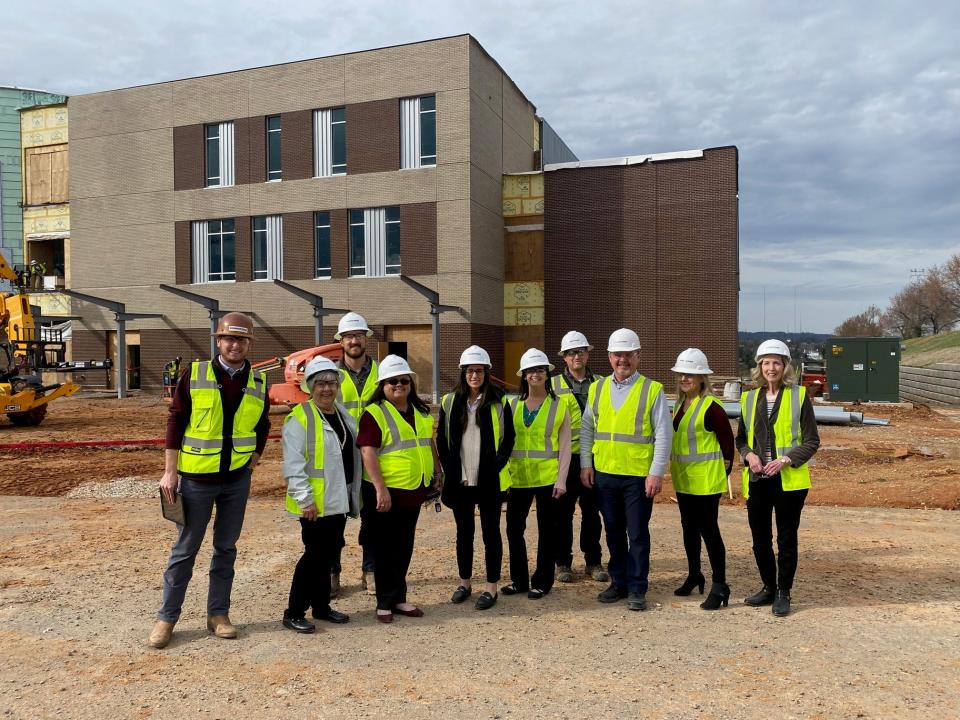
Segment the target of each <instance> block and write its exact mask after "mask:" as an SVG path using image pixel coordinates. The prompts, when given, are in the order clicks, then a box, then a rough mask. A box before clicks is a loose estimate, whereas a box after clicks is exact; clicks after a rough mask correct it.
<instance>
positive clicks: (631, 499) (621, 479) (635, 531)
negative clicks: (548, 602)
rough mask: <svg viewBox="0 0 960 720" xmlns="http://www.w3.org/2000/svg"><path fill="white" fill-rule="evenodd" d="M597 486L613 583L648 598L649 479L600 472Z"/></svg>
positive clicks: (650, 506) (596, 477) (650, 499)
mask: <svg viewBox="0 0 960 720" xmlns="http://www.w3.org/2000/svg"><path fill="white" fill-rule="evenodd" d="M594 485H595V487H596V490H597V504H598V505H599V506H600V514H601V515H603V525H604V527H605V528H606V531H607V549H608V550H609V551H610V562H609V563H608V564H607V572H609V573H610V579H611V581H612V582H613V584H614V585H616V586H617V587H618V588H626V589H627V592H636V593H641V594H646V592H647V575H648V574H649V572H650V515H651V513H652V512H653V499H652V498H648V497H647V491H646V478H645V477H638V476H636V475H611V474H609V473H604V472H599V471H598V472H596V473H595V474H594Z"/></svg>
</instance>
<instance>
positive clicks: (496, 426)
mask: <svg viewBox="0 0 960 720" xmlns="http://www.w3.org/2000/svg"><path fill="white" fill-rule="evenodd" d="M453 398H454V394H453V393H447V394H446V395H444V396H443V397H442V398H441V399H440V407H442V408H443V414H444V417H445V418H446V423H445V425H446V427H445V428H444V430H445V431H446V437H447V447H448V448H449V447H450V413H451V412H453ZM508 402H509V401H508V400H507V396H506V395H504V396H503V398H502V399H501V401H500V402H498V403H493V404H492V405H490V411H491V413H492V414H493V418H492V419H493V446H494V447H495V448H496V449H497V451H498V452H499V450H500V443H501V442H502V441H503V435H504V427H505V426H504V423H505V420H504V417H503V415H504V412H506V411H505V410H504V407H505V406H506V405H507V403H508ZM509 489H510V463H509V462H508V463H507V464H506V465H504V466H503V470H501V471H500V491H501V492H506V491H507V490H509Z"/></svg>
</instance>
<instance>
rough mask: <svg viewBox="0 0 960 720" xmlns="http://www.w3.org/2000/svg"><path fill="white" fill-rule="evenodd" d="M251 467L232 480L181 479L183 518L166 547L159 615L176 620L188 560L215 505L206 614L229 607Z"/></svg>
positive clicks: (190, 566)
mask: <svg viewBox="0 0 960 720" xmlns="http://www.w3.org/2000/svg"><path fill="white" fill-rule="evenodd" d="M251 473H252V471H251V470H249V469H248V470H247V471H246V472H245V473H243V474H241V476H240V477H239V478H237V479H236V480H231V481H230V482H224V483H204V482H197V481H195V480H188V479H186V478H183V479H181V481H180V494H181V495H182V496H183V513H184V516H185V519H186V521H187V524H186V525H178V526H177V530H178V531H179V534H178V536H177V541H176V542H175V543H174V544H173V548H172V549H171V550H170V560H169V561H168V562H167V569H166V571H165V572H164V573H163V603H162V604H161V606H160V610H159V612H158V613H157V619H158V620H166V621H167V622H176V621H177V620H178V619H179V617H180V609H181V607H182V606H183V599H184V597H185V596H186V594H187V585H188V584H189V583H190V578H191V577H193V563H194V561H195V560H196V559H197V553H198V552H199V551H200V545H201V544H202V543H203V536H204V535H205V534H206V532H207V525H208V524H209V522H210V515H211V514H212V513H213V508H214V506H216V508H217V515H216V518H214V521H213V557H212V558H211V559H210V587H209V589H208V591H207V614H208V615H226V614H227V612H228V611H229V610H230V591H231V589H232V588H233V564H234V561H235V560H236V559H237V540H238V539H239V538H240V530H241V529H242V528H243V515H244V513H245V512H246V509H247V497H248V496H249V495H250V475H251Z"/></svg>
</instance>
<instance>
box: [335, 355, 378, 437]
mask: <svg viewBox="0 0 960 720" xmlns="http://www.w3.org/2000/svg"><path fill="white" fill-rule="evenodd" d="M377 370H378V365H377V361H376V360H374V359H373V358H371V359H370V373H369V374H368V375H367V379H366V381H365V382H364V383H363V389H362V390H361V391H360V392H359V393H358V392H357V386H356V385H355V384H354V382H353V376H351V375H350V373H349V372H347V370H346V369H345V368H342V367H341V368H340V391H339V392H338V394H337V402H339V403H340V404H341V405H343V406H344V407H345V408H346V409H347V412H348V413H350V414H351V415H353V417H354V419H355V420H357V422H359V421H360V416H361V415H363V409H364V408H365V407H366V406H367V403H368V402H370V398H372V397H373V393H374V392H376V390H377V382H378V374H377Z"/></svg>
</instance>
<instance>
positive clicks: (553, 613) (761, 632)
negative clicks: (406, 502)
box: [0, 497, 960, 718]
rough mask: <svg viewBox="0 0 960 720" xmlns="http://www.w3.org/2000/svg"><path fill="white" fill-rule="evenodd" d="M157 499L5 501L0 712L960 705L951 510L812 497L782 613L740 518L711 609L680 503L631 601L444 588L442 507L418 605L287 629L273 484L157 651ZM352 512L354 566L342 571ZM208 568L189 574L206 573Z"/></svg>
mask: <svg viewBox="0 0 960 720" xmlns="http://www.w3.org/2000/svg"><path fill="white" fill-rule="evenodd" d="M156 510H157V508H156V503H155V501H153V500H150V501H147V500H130V499H121V500H76V499H74V500H68V499H62V498H25V497H4V498H0V537H2V541H0V544H2V547H3V550H2V552H0V588H2V589H0V621H2V625H0V627H2V629H0V657H2V658H3V662H2V663H0V708H2V716H3V717H10V718H38V717H43V718H46V717H69V718H103V717H111V718H113V717H116V718H182V717H210V718H300V717H303V718H306V717H388V716H392V717H403V718H418V717H477V718H486V717H491V718H492V717H500V718H506V717H515V718H527V717H534V716H539V717H570V718H584V717H624V716H629V717H648V718H657V717H670V718H712V717H717V718H720V717H724V718H741V717H742V718H755V717H761V716H773V717H786V718H794V717H796V718H848V717H849V718H856V717H867V718H893V717H903V718H907V717H917V716H919V715H920V714H921V713H923V714H924V715H926V716H930V717H957V716H958V714H960V660H958V652H957V650H958V648H960V601H958V599H957V592H956V587H957V583H956V568H957V566H958V564H960V516H958V515H957V514H956V513H952V512H946V511H940V510H932V511H915V510H914V511H910V510H883V509H863V510H858V509H849V508H823V507H812V508H809V509H808V510H807V511H806V512H805V516H804V524H803V527H802V529H801V567H800V572H799V576H798V581H797V585H796V587H795V588H794V600H795V606H796V612H795V614H794V615H792V616H791V617H789V618H786V619H782V620H778V619H775V618H773V617H772V615H771V614H770V611H769V609H768V608H762V609H754V608H748V607H746V606H744V605H742V604H741V603H740V600H741V598H742V597H743V596H744V595H745V594H747V593H748V592H750V591H752V590H754V589H756V587H755V586H756V585H757V581H756V575H755V569H754V566H753V559H752V556H751V554H750V549H749V537H748V530H747V526H746V518H745V515H744V512H743V511H742V510H741V509H739V508H730V507H727V508H723V510H722V518H721V520H722V524H723V529H724V533H725V537H726V540H727V546H728V553H729V575H730V584H731V585H732V587H733V593H734V594H733V600H734V602H733V603H732V604H731V606H730V607H729V608H726V609H724V610H721V611H719V612H716V613H707V612H704V611H702V610H700V609H699V608H698V607H697V603H698V602H699V597H696V598H675V597H674V596H673V595H672V592H671V591H672V589H673V587H675V585H676V584H677V583H678V581H679V579H680V578H681V576H682V573H683V570H684V562H683V559H682V557H683V552H682V549H681V543H680V531H679V523H678V520H677V513H676V509H675V508H674V507H672V506H670V505H660V506H658V507H657V509H656V510H655V511H654V516H653V522H652V535H653V542H654V545H653V567H652V573H651V590H650V594H649V595H648V597H649V599H650V600H651V601H652V603H653V604H654V605H655V609H651V610H649V611H647V612H645V613H631V612H629V611H627V610H626V607H625V605H623V604H620V605H615V606H604V605H600V604H598V603H597V602H596V601H595V599H594V598H595V594H596V592H597V591H598V590H599V589H600V587H599V586H598V585H597V584H596V583H593V582H589V581H583V580H581V581H580V582H578V583H575V584H572V585H564V586H561V587H558V588H557V589H556V590H555V591H554V592H553V593H551V594H550V595H548V596H547V597H546V598H545V599H544V600H543V601H541V602H539V603H537V602H532V601H529V600H527V599H526V598H521V599H517V598H506V597H501V599H500V602H499V603H498V604H497V606H496V607H495V608H494V609H493V610H491V611H488V612H485V613H480V612H477V611H475V610H473V608H472V606H471V605H470V604H469V603H468V604H466V605H464V606H453V605H450V604H449V603H448V602H447V600H448V598H449V595H450V593H451V592H452V590H453V589H454V586H455V582H454V568H455V560H454V552H453V526H452V518H451V516H450V513H449V512H447V511H444V512H443V513H441V514H440V515H439V516H436V515H434V514H433V513H431V514H429V515H426V514H425V515H423V516H422V517H421V520H420V526H419V533H418V540H417V543H418V546H417V552H416V554H415V557H414V563H413V568H412V571H411V597H412V599H415V600H416V601H417V602H418V603H420V604H421V605H422V606H423V607H424V608H425V610H426V613H427V615H426V617H425V618H423V619H419V620H416V619H408V618H398V619H397V621H396V622H395V623H394V624H393V625H392V626H382V625H380V624H378V623H376V622H375V621H374V619H373V609H372V608H373V603H372V600H371V598H369V597H368V596H366V595H364V594H361V593H359V592H357V591H356V590H357V589H356V587H351V588H348V590H349V592H348V594H347V595H346V596H345V597H344V598H343V599H342V600H340V601H339V602H338V603H336V607H338V608H339V609H341V610H344V611H347V612H349V613H351V614H352V615H353V619H352V621H351V622H350V624H348V625H346V626H326V627H325V631H324V632H322V633H319V634H317V635H314V636H298V635H295V634H293V633H291V632H290V631H288V630H285V629H283V628H282V627H281V626H280V623H279V619H280V615H281V613H282V610H283V607H284V605H285V600H286V592H287V590H288V587H289V585H288V583H289V579H290V573H291V572H292V568H293V564H294V562H295V560H296V557H297V556H298V533H297V532H296V530H295V525H294V524H293V522H292V521H291V520H289V519H288V518H285V517H284V516H283V515H282V514H281V512H280V510H279V503H278V502H277V501H276V500H274V499H266V498H261V499H255V500H252V501H251V504H250V509H249V513H248V519H247V523H246V526H245V529H244V535H243V538H242V542H241V548H240V558H239V561H238V566H237V579H236V584H235V588H234V607H233V609H232V615H233V617H234V620H235V622H237V623H238V625H239V626H240V638H239V639H237V640H235V641H227V640H218V639H216V638H213V637H212V636H210V635H209V634H208V633H207V632H206V630H205V629H204V626H203V620H204V614H203V613H204V609H203V608H204V600H203V598H204V594H205V589H206V573H205V567H206V565H207V562H208V560H209V546H206V547H205V549H204V551H203V552H202V553H201V556H200V558H199V559H198V570H199V572H198V573H197V576H196V577H195V579H194V582H193V584H192V585H191V588H190V592H189V594H188V598H187V605H186V607H185V610H184V616H183V618H182V620H181V622H180V624H179V626H178V628H177V633H176V635H175V639H174V642H173V643H172V644H171V645H170V647H168V648H167V649H166V650H163V651H155V650H151V649H149V648H148V647H146V646H145V643H144V640H145V638H146V635H147V633H148V632H149V628H150V626H151V623H152V616H153V613H154V612H155V609H156V606H157V603H158V599H159V588H160V574H161V570H162V567H163V563H164V560H165V555H166V552H167V549H168V546H169V543H170V541H171V537H172V531H173V527H172V526H171V525H169V524H168V523H165V522H164V521H162V520H160V519H159V517H158V513H157V512H156ZM355 532H356V525H353V524H352V525H351V526H350V527H349V528H348V538H350V540H351V542H350V544H349V545H350V546H349V547H348V549H347V551H346V556H345V558H346V563H345V566H346V567H356V566H357V564H358V554H357V552H356V547H355V544H354V542H353V538H355ZM201 568H203V569H201Z"/></svg>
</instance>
